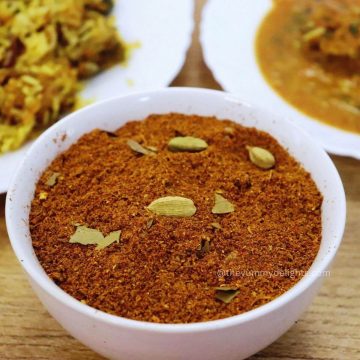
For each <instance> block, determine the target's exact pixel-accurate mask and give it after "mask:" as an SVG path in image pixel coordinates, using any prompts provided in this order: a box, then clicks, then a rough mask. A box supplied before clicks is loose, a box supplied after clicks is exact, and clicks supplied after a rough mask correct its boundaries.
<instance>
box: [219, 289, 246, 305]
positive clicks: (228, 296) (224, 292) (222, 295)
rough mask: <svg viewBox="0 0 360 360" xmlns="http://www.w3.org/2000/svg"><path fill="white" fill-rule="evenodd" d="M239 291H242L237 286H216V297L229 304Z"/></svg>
mask: <svg viewBox="0 0 360 360" xmlns="http://www.w3.org/2000/svg"><path fill="white" fill-rule="evenodd" d="M239 293H240V291H239V289H238V288H237V287H231V286H220V287H216V288H215V299H218V300H220V301H222V302H223V303H225V304H229V303H231V301H232V300H233V299H234V298H235V297H236V296H237V295H238V294H239Z"/></svg>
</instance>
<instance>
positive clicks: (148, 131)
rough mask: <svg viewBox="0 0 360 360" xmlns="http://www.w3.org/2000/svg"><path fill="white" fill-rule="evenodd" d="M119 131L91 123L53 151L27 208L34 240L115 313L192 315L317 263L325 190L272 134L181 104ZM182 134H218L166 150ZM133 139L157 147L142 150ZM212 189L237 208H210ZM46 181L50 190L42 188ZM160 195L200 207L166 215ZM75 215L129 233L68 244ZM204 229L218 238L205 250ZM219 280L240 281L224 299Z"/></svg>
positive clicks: (243, 298) (53, 271) (271, 286)
mask: <svg viewBox="0 0 360 360" xmlns="http://www.w3.org/2000/svg"><path fill="white" fill-rule="evenodd" d="M229 127H231V128H232V129H233V130H234V131H232V132H231V131H229V129H228V128H229ZM115 134H116V136H111V135H112V134H109V133H107V132H104V131H101V130H95V131H92V132H90V133H88V134H86V135H84V136H83V137H82V138H81V139H80V140H79V141H78V142H77V143H75V144H74V145H72V146H71V147H70V148H69V149H68V150H67V151H65V152H64V153H63V154H61V155H59V156H58V157H57V158H56V159H55V160H54V161H53V163H52V164H51V165H50V166H49V168H48V169H47V170H46V171H45V172H44V173H43V174H42V176H41V178H40V180H39V182H38V184H37V187H36V191H35V195H34V199H33V201H32V206H31V212H30V219H29V221H30V231H31V236H32V241H33V247H34V249H35V252H36V255H37V257H38V259H39V261H40V263H41V265H42V266H43V268H44V269H45V271H46V272H47V274H48V275H49V276H50V277H51V278H52V279H53V280H54V281H55V283H56V284H58V285H59V286H60V287H61V288H62V289H63V290H64V291H66V292H67V293H69V294H70V295H72V296H73V297H75V298H76V299H78V300H80V301H83V302H85V303H86V304H88V305H90V306H92V307H94V308H97V309H100V310H103V311H105V312H108V313H111V314H116V315H120V316H123V317H127V318H131V319H137V320H144V321H152V322H162V323H189V322H199V321H206V320H214V319H220V318H225V317H228V316H232V315H236V314H240V313H243V312H245V311H248V310H251V309H253V308H255V307H257V306H259V305H261V304H264V303H267V302H268V301H270V300H272V299H274V298H276V297H277V296H279V295H281V294H282V293H284V292H285V291H286V290H288V289H289V288H291V287H292V286H293V285H294V284H295V283H296V282H297V281H299V279H300V278H301V277H302V276H303V275H304V273H305V272H306V271H307V270H308V269H309V267H310V266H311V264H312V262H313V261H314V259H315V257H316V254H317V252H318V249H319V245H320V241H321V204H322V196H321V194H320V193H319V191H318V189H317V187H316V185H315V183H314V182H313V180H312V179H311V176H310V175H309V174H308V173H307V172H306V171H305V170H304V169H303V168H302V167H301V166H300V165H299V164H298V163H297V162H296V161H295V160H294V159H293V158H292V157H291V156H290V155H289V154H288V153H287V151H286V150H284V149H283V148H282V147H281V146H280V145H279V144H278V143H277V141H276V140H275V139H273V138H272V137H271V136H270V135H268V134H266V133H264V132H261V131H258V130H256V129H254V128H245V127H242V126H240V125H237V124H235V123H233V122H231V121H229V120H224V121H220V120H217V119H216V118H214V117H199V116H188V115H182V114H166V115H151V116H149V117H148V118H146V119H145V120H144V121H131V122H129V123H127V124H126V125H124V126H123V127H121V128H120V129H118V130H117V131H116V132H115ZM179 135H191V136H196V137H198V138H201V139H204V140H205V141H207V143H208V144H209V146H208V148H207V149H206V150H204V151H201V152H197V153H190V152H171V151H169V150H168V148H167V143H168V141H169V140H170V139H171V138H173V137H175V136H179ZM129 139H133V140H136V141H138V142H139V143H141V144H143V145H147V146H155V147H157V148H158V152H157V154H156V155H155V156H149V155H144V156H142V155H140V154H136V153H135V152H134V151H132V150H131V149H130V148H129V146H128V145H127V140H129ZM247 145H250V146H260V147H263V148H265V149H268V150H269V151H271V152H272V153H273V154H274V156H275V158H276V165H275V167H274V168H273V169H271V170H262V169H260V168H258V167H256V166H255V165H254V164H253V163H251V162H250V161H249V155H248V151H247V150H246V146H247ZM54 172H57V173H60V174H61V176H60V177H59V178H58V180H57V183H56V184H55V185H54V186H52V187H49V186H48V185H46V179H47V178H48V177H49V175H50V174H51V173H54ZM215 191H221V193H222V195H223V196H224V197H225V198H226V199H228V200H229V201H231V203H232V204H234V205H235V211H234V212H232V213H229V214H221V215H214V214H212V213H211V209H212V207H213V205H214V193H215ZM42 192H46V193H47V197H46V199H42V200H40V199H39V196H40V193H42ZM163 196H183V197H186V198H189V199H192V200H193V201H194V203H195V205H196V207H197V212H196V214H195V215H193V216H192V217H189V218H176V217H164V216H156V215H154V214H152V213H151V212H150V211H149V210H148V209H146V206H148V205H149V204H150V203H151V202H152V201H153V200H155V199H158V198H160V197H163ZM150 219H154V221H153V223H152V225H151V226H150V227H149V220H150ZM214 222H216V223H219V224H220V225H221V229H217V228H216V227H214V226H212V225H211V224H212V223H214ZM75 224H83V225H86V226H88V227H90V228H94V229H98V230H100V231H101V232H103V233H104V234H108V233H110V232H111V231H116V230H121V231H122V234H121V240H120V243H118V244H117V243H114V244H112V245H110V246H108V247H107V248H105V249H104V250H100V251H99V250H95V246H94V245H81V244H71V243H69V238H70V236H71V235H72V234H73V233H74V232H75V230H76V226H75ZM204 239H208V240H210V250H209V252H207V253H205V254H203V256H199V251H197V248H198V246H199V244H200V243H201V241H202V240H204ZM220 285H227V286H233V287H236V288H238V289H239V294H238V295H237V296H236V297H235V298H234V299H233V300H232V302H231V303H229V304H225V303H223V302H222V301H220V300H217V299H215V289H214V288H215V287H218V286H220Z"/></svg>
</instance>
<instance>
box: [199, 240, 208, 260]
mask: <svg viewBox="0 0 360 360" xmlns="http://www.w3.org/2000/svg"><path fill="white" fill-rule="evenodd" d="M209 251H210V240H208V239H202V240H201V242H200V244H199V246H198V247H197V249H196V256H197V257H198V258H199V259H201V258H203V257H204V256H205V254H206V253H208V252H209Z"/></svg>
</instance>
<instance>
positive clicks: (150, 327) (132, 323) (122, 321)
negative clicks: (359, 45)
mask: <svg viewBox="0 0 360 360" xmlns="http://www.w3.org/2000/svg"><path fill="white" fill-rule="evenodd" d="M168 93H176V94H177V95H178V96H181V95H182V94H184V93H187V94H191V93H192V94H194V95H200V94H202V95H205V96H217V97H221V98H222V99H223V101H232V100H234V99H236V101H237V102H239V103H241V104H246V105H249V104H248V102H246V101H241V99H239V98H238V97H237V96H236V95H234V94H229V93H227V92H225V91H220V90H212V89H202V88H190V87H172V88H164V89H158V90H150V91H139V92H134V93H131V94H125V95H120V96H116V97H113V98H111V99H107V100H104V101H100V102H97V103H95V104H92V105H89V106H86V107H84V108H82V109H80V110H77V111H75V112H73V113H71V114H69V115H67V116H65V117H64V118H63V119H61V120H60V121H58V122H57V123H56V124H54V125H53V126H51V127H50V128H48V129H47V130H46V131H45V132H43V133H42V134H41V135H40V136H39V138H38V139H36V140H35V142H34V143H33V144H32V145H31V147H30V149H29V151H28V152H27V154H26V156H25V157H24V159H23V160H22V162H21V164H20V166H19V167H18V169H17V171H16V173H15V176H14V177H13V179H12V182H11V185H10V188H9V191H8V193H7V196H6V205H5V215H6V226H7V231H8V234H9V239H10V242H11V246H12V248H13V251H14V252H15V255H16V257H17V259H18V261H19V262H20V264H21V266H22V267H23V269H24V270H25V272H26V273H27V274H28V276H29V277H30V279H31V280H32V281H34V282H35V283H36V284H37V286H39V287H40V288H41V289H42V290H43V291H44V292H45V293H46V294H49V296H51V297H53V298H55V299H56V301H57V302H59V303H61V304H62V305H63V306H65V307H67V308H70V309H71V310H73V311H75V312H79V313H81V314H82V315H84V316H87V317H90V318H92V319H94V320H96V321H101V322H105V323H107V324H109V325H113V326H118V327H122V328H127V329H129V330H141V331H147V332H153V333H172V334H180V333H197V332H205V331H214V330H219V329H223V328H228V327H233V326H237V325H240V324H243V323H246V322H250V321H253V320H255V319H258V318H260V317H262V316H264V315H266V314H269V313H271V312H273V311H275V310H277V309H279V308H281V307H282V306H283V305H285V304H286V303H289V302H291V301H293V300H294V299H295V298H297V297H298V296H299V295H300V294H301V293H303V292H304V291H305V290H307V289H308V288H310V287H311V285H313V284H314V283H315V282H316V280H318V279H319V278H320V277H321V275H322V273H323V272H324V271H326V270H327V269H328V268H329V266H330V264H331V262H332V260H333V258H334V257H335V255H336V253H337V250H338V248H339V246H340V243H341V241H342V237H343V233H344V229H345V221H346V199H345V192H344V188H343V184H342V181H341V178H340V176H339V173H338V171H337V169H336V167H335V165H334V163H333V162H332V160H331V158H330V157H329V155H328V154H327V153H326V152H325V150H323V149H322V148H321V147H320V146H319V145H318V144H316V142H315V140H313V139H312V138H311V137H310V136H309V135H308V134H307V133H306V132H305V131H304V130H303V129H301V128H300V127H299V126H298V125H296V124H294V123H293V122H291V121H290V120H287V119H283V118H282V117H280V116H276V115H275V114H274V113H272V112H270V111H268V110H264V109H263V108H261V107H259V106H252V107H253V108H255V109H258V110H261V112H263V113H265V114H266V113H267V114H269V115H271V116H273V117H276V118H277V119H278V120H279V121H281V122H285V123H286V124H288V125H289V126H291V127H294V128H295V129H296V130H297V132H298V133H299V134H300V136H301V137H302V138H306V140H307V141H309V142H311V143H312V144H314V145H315V146H316V147H317V150H318V151H319V152H320V153H322V156H324V158H325V159H326V161H327V165H328V166H329V167H330V168H331V170H332V172H333V174H334V180H335V181H336V187H337V191H338V192H339V211H338V216H339V217H341V219H340V221H339V224H340V226H339V227H338V228H337V233H336V234H334V235H333V239H334V240H333V242H334V246H332V247H331V248H330V250H329V251H328V252H327V253H326V255H324V257H323V258H322V259H320V260H319V262H318V264H317V266H316V268H314V269H311V271H308V272H307V274H306V275H305V276H303V277H302V278H301V279H300V280H299V281H298V282H297V283H296V284H295V285H294V286H293V287H292V288H290V289H289V290H287V291H286V292H284V293H283V294H282V295H280V296H278V297H277V298H275V299H274V300H271V301H270V302H268V303H266V304H264V305H261V306H259V307H258V308H255V309H253V310H250V311H247V312H245V313H242V314H239V315H234V316H230V317H227V318H223V319H218V320H209V321H204V322H196V323H176V324H174V323H153V322H146V321H141V320H133V319H129V318H125V317H121V316H117V315H112V314H109V313H106V312H103V311H101V310H98V309H95V308H93V307H91V306H88V305H86V304H83V303H81V302H80V301H78V300H76V299H75V298H74V297H72V296H71V295H69V294H67V293H66V292H65V291H64V290H62V289H61V288H60V287H59V286H57V285H56V284H55V283H54V282H53V281H52V280H51V279H50V277H48V275H47V274H46V273H45V271H44V270H43V268H42V266H41V265H40V263H36V262H35V261H34V260H33V259H32V258H31V256H30V254H29V253H27V252H26V251H24V250H23V246H22V242H21V240H18V239H17V236H16V231H17V224H16V223H17V221H16V218H13V216H12V213H13V210H12V202H13V201H12V196H13V195H15V193H16V191H17V186H16V184H17V183H21V181H19V179H21V178H22V172H23V168H25V167H26V162H27V160H28V157H31V154H32V151H33V150H34V149H35V148H36V147H37V146H38V144H39V143H40V142H42V141H43V140H45V139H46V138H47V139H48V141H49V142H50V141H52V140H51V139H52V138H53V135H54V134H55V133H56V131H57V128H58V127H59V126H60V124H62V123H64V122H68V121H69V119H70V121H71V119H72V118H73V117H78V116H81V114H82V113H83V112H87V111H89V110H91V109H93V108H98V107H104V106H106V105H107V104H108V103H110V102H113V101H120V100H121V101H123V100H126V99H128V98H144V97H151V96H154V95H164V94H165V96H166V94H168ZM249 106H251V105H249ZM18 220H19V221H20V219H18ZM313 265H314V264H313ZM313 265H312V267H313Z"/></svg>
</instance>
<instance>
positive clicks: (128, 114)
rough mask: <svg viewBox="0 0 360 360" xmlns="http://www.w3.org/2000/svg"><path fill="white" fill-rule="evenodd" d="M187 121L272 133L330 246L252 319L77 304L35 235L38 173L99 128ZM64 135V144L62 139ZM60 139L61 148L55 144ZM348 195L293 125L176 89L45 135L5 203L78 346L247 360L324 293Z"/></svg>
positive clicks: (212, 94) (220, 96)
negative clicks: (45, 263) (135, 315)
mask: <svg viewBox="0 0 360 360" xmlns="http://www.w3.org/2000/svg"><path fill="white" fill-rule="evenodd" d="M167 112H182V113H187V114H199V115H215V116H217V117H219V118H229V119H232V120H234V121H236V122H239V123H241V124H243V125H246V126H255V127H257V128H259V129H262V130H265V131H267V132H269V133H270V134H272V135H273V136H274V137H275V138H276V139H278V141H279V142H280V143H281V144H282V145H283V146H285V147H286V148H288V149H289V152H290V153H291V154H292V155H294V156H295V157H296V158H297V159H298V160H299V161H300V162H301V163H302V164H303V166H304V167H305V168H306V169H307V170H308V171H310V173H311V174H312V176H313V179H314V180H315V182H316V184H317V186H318V187H319V189H320V190H321V192H322V194H323V196H324V203H323V209H322V222H323V238H322V242H321V246H320V251H319V254H318V255H317V257H316V260H315V262H314V264H313V265H312V267H311V269H310V271H309V273H308V275H307V276H305V277H304V278H303V279H302V280H301V281H300V282H298V283H297V284H296V285H295V286H294V287H293V288H292V289H290V290H289V291H287V292H286V293H285V294H283V295H282V296H280V297H278V298H277V299H275V300H273V301H271V302H270V303H268V304H266V305H263V306H261V307H259V308H257V309H255V310H252V311H249V312H247V313H244V314H241V315H237V316H233V317H229V318H226V319H222V320H216V321H209V322H203V323H194V324H173V325H172V324H155V323H147V322H141V321H135V320H130V319H125V318H121V317H117V316H113V315H109V314H106V313H104V312H101V311H98V310H96V309H94V308H91V307H89V306H87V305H84V304H82V303H80V302H79V301H77V300H75V299H74V298H73V297H71V296H70V295H68V294H66V293H65V292H64V291H63V290H61V289H60V288H59V287H58V286H56V285H55V284H54V283H53V282H52V281H51V280H50V278H49V277H48V276H47V275H46V273H45V272H44V270H43V269H42V267H41V266H40V264H39V262H38V260H37V258H36V256H35V253H34V251H33V248H32V244H31V238H30V234H29V227H28V217H29V204H30V202H31V200H32V198H33V194H34V188H35V184H36V182H37V180H38V178H39V175H40V173H41V172H42V171H43V170H44V169H45V168H46V167H47V166H48V165H49V163H50V162H51V160H52V159H54V157H55V156H56V155H57V154H59V153H60V152H62V151H64V150H65V149H67V148H68V147H69V146H70V145H71V144H72V143H74V142H75V141H76V140H77V139H78V138H79V137H81V136H82V135H83V134H84V133H86V132H89V131H90V130H92V129H94V128H102V129H105V130H109V131H111V130H115V129H117V128H119V127H120V126H121V125H123V124H124V123H125V122H127V121H129V120H134V119H142V118H144V117H146V116H147V115H149V114H152V113H167ZM64 134H66V138H65V139H64V140H63V141H61V140H60V139H61V138H62V137H63V135H64ZM53 139H59V141H57V142H56V143H55V142H54V141H53ZM345 212H346V207H345V195H344V190H343V186H342V183H341V180H340V178H339V175H338V172H337V171H336V168H335V167H334V165H333V163H332V162H331V160H330V158H329V157H328V155H327V154H326V153H325V152H324V151H323V150H322V149H321V148H320V147H319V146H318V145H317V144H316V143H315V142H314V141H313V140H311V138H309V137H308V136H307V135H306V134H305V133H304V132H303V131H302V130H300V129H299V128H298V127H296V126H295V125H294V124H292V123H290V122H288V121H285V120H282V119H279V118H278V117H277V116H274V115H271V114H269V113H266V112H264V111H262V110H259V109H257V108H254V107H252V106H251V105H248V104H245V103H243V102H242V101H240V100H238V99H237V98H234V97H233V96H231V95H229V94H227V93H224V92H219V91H212V90H204V89H191V88H170V89H163V90H158V91H154V92H145V93H139V94H132V95H127V96H122V97H118V98H114V99H111V100H107V101H105V102H102V103H97V104H94V105H92V106H89V107H87V108H84V109H82V110H79V111H77V112H75V113H73V114H71V115H69V116H67V117H66V118H64V119H63V120H61V121H60V122H58V123H57V124H55V125H54V126H52V127H51V128H50V129H48V130H47V131H46V132H44V133H43V134H42V135H41V136H40V137H39V138H38V139H37V140H36V141H35V143H34V144H33V145H32V147H31V149H30V150H29V151H28V153H27V155H26V157H25V159H24V160H23V162H22V164H21V166H20V168H19V169H18V171H17V174H16V176H15V178H14V181H13V183H12V185H11V186H10V190H9V192H8V196H7V202H6V222H7V228H8V232H9V236H10V240H11V243H12V246H13V249H14V251H15V253H16V256H17V257H18V259H19V261H20V262H21V264H22V266H23V268H24V269H25V271H26V273H27V275H28V277H29V280H30V283H31V285H32V287H33V289H34V291H35V293H36V294H37V295H38V297H39V298H40V300H41V301H42V303H43V304H44V306H45V307H46V308H47V310H48V311H49V312H50V314H51V315H52V316H53V317H54V318H55V319H57V320H58V322H59V323H60V324H61V325H62V326H63V327H64V328H65V329H66V330H67V331H68V332H69V333H70V334H71V335H73V336H74V337H75V338H77V339H78V340H79V341H81V342H82V343H84V344H85V345H87V346H88V347H90V348H91V349H93V350H94V351H96V352H98V353H100V354H102V355H104V356H106V357H108V358H111V359H131V360H137V359H147V360H148V359H156V360H161V359H166V360H168V359H187V360H189V359H190V360H191V359H228V360H229V359H237V360H239V359H242V358H246V357H248V356H250V355H251V354H253V353H255V352H257V351H259V350H261V349H262V348H264V347H266V346H267V345H269V344H270V343H272V342H273V341H274V340H276V339H277V338H278V337H279V336H280V335H282V334H283V333H284V332H285V331H286V330H288V329H289V328H290V327H291V326H292V325H293V324H294V322H295V321H296V320H297V319H298V318H299V317H300V315H301V314H302V312H303V311H304V310H305V309H306V308H307V307H308V306H309V304H310V303H311V301H312V299H313V297H314V296H315V294H316V293H317V292H318V290H319V287H320V284H321V280H322V272H323V271H326V270H328V269H329V266H330V263H331V261H332V260H333V258H334V256H335V254H336V252H337V249H338V247H339V245H340V242H341V238H342V235H343V231H344V224H345V216H346V215H345Z"/></svg>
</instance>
